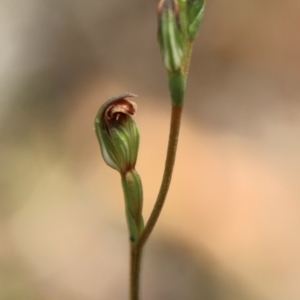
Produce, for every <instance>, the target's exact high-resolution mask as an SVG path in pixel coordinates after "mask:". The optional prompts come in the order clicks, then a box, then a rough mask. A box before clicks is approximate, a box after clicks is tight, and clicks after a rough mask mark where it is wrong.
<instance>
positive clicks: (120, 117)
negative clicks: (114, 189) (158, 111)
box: [95, 93, 140, 173]
mask: <svg viewBox="0 0 300 300" xmlns="http://www.w3.org/2000/svg"><path fill="white" fill-rule="evenodd" d="M134 96H135V95H133V94H131V93H125V94H122V95H119V96H117V97H114V98H111V99H109V100H108V101H106V102H105V103H104V104H103V105H102V106H101V108H100V109H99V111H98V113H97V115H96V119H95V131H96V135H97V138H98V141H99V144H100V148H101V152H102V156H103V159H104V161H105V162H106V163H107V165H109V166H110V167H112V168H113V169H115V170H118V171H119V172H120V173H126V172H127V171H129V170H131V169H133V168H134V167H135V164H136V160H137V154H138V148H139V140H140V137H139V132H138V129H137V126H136V124H135V122H134V121H133V119H132V117H131V116H133V115H134V114H135V111H136V104H135V103H134V102H131V101H129V100H127V99H125V98H128V97H134Z"/></svg>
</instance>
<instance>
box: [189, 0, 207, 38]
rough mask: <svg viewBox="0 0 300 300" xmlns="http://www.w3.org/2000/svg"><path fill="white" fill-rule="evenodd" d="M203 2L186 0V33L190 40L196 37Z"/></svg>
mask: <svg viewBox="0 0 300 300" xmlns="http://www.w3.org/2000/svg"><path fill="white" fill-rule="evenodd" d="M204 8H205V0H187V4H186V9H187V10H186V12H187V33H188V36H189V38H190V39H191V40H194V39H195V38H196V37H197V34H198V31H199V28H200V25H201V22H202V19H203V16H204Z"/></svg>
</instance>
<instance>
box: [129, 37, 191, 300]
mask: <svg viewBox="0 0 300 300" xmlns="http://www.w3.org/2000/svg"><path fill="white" fill-rule="evenodd" d="M192 46H193V42H192V41H190V42H189V43H188V46H187V48H186V51H185V58H184V64H183V67H182V72H183V74H184V76H185V78H187V74H188V70H189V64H190V58H191V53H192ZM182 109H183V107H182V106H180V107H179V106H172V114H171V124H170V133H169V143H168V150H167V157H166V162H165V169H164V174H163V179H162V182H161V186H160V190H159V193H158V196H157V199H156V202H155V205H154V208H153V210H152V212H151V215H150V217H149V220H148V222H147V224H146V226H145V228H144V230H143V232H142V234H141V236H140V237H139V239H138V241H137V243H136V244H135V245H131V254H130V256H131V263H130V274H131V275H130V278H131V279H130V295H131V298H130V299H131V300H138V299H139V282H140V279H139V278H140V270H141V257H142V252H143V247H144V245H145V243H146V242H147V240H148V238H149V236H150V234H151V232H152V231H153V229H154V226H155V224H156V222H157V220H158V218H159V215H160V213H161V210H162V208H163V205H164V203H165V200H166V197H167V194H168V191H169V187H170V183H171V179H172V174H173V169H174V163H175V158H176V151H177V144H178V137H179V131H180V123H181V115H182Z"/></svg>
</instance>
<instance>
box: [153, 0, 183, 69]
mask: <svg viewBox="0 0 300 300" xmlns="http://www.w3.org/2000/svg"><path fill="white" fill-rule="evenodd" d="M157 10H158V35H157V37H158V42H159V44H160V50H161V54H162V58H163V62H164V65H165V67H166V68H167V69H168V70H169V71H170V72H174V71H177V70H179V69H180V68H181V66H182V59H183V54H184V36H183V30H182V26H181V20H180V14H179V5H178V2H177V0H162V1H160V3H159V5H158V9H157Z"/></svg>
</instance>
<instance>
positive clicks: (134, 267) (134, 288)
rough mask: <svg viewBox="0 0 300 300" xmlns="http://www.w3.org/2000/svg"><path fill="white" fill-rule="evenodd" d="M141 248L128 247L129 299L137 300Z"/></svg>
mask: <svg viewBox="0 0 300 300" xmlns="http://www.w3.org/2000/svg"><path fill="white" fill-rule="evenodd" d="M141 259H142V248H139V247H136V246H135V245H133V244H131V245H130V299H131V300H138V299H139V287H140V270H141Z"/></svg>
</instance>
